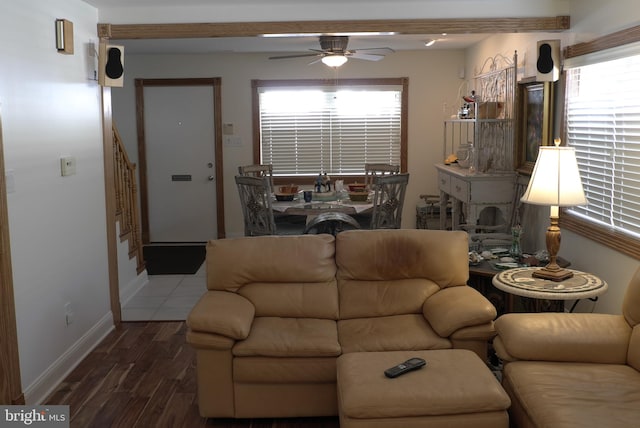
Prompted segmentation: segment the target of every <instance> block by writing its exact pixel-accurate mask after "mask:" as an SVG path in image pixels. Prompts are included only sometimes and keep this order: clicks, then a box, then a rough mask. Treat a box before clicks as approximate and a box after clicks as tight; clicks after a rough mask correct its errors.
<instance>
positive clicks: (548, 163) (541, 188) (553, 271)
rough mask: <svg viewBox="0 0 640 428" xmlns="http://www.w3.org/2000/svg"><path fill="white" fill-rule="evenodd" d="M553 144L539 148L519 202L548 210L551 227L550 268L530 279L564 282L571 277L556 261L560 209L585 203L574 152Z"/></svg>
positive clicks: (540, 271) (548, 245) (557, 143)
mask: <svg viewBox="0 0 640 428" xmlns="http://www.w3.org/2000/svg"><path fill="white" fill-rule="evenodd" d="M554 144H555V146H542V147H540V151H539V152H538V159H537V160H536V164H535V166H534V167H533V174H532V175H531V180H530V181H529V185H528V186H527V190H526V191H525V193H524V196H523V197H522V199H521V200H522V202H525V203H528V204H533V205H549V206H550V207H551V215H550V223H551V224H550V226H549V228H548V229H547V233H546V241H547V251H548V252H549V264H548V265H547V266H545V267H543V268H541V269H538V270H536V271H534V273H533V276H534V277H536V278H544V279H550V280H552V281H563V280H565V279H567V278H571V277H572V276H573V273H572V272H571V271H570V270H567V269H563V268H561V267H560V266H558V263H557V261H556V257H557V255H558V250H560V227H559V226H558V214H559V210H560V207H571V206H575V205H584V204H586V203H587V199H586V198H585V196H584V190H583V189H582V181H581V180H580V171H579V170H578V162H577V160H576V152H575V149H574V148H573V147H560V139H555V140H554Z"/></svg>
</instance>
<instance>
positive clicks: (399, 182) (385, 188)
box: [370, 173, 409, 229]
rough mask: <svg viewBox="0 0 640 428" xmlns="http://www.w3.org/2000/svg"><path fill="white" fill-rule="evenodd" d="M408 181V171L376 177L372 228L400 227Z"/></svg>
mask: <svg viewBox="0 0 640 428" xmlns="http://www.w3.org/2000/svg"><path fill="white" fill-rule="evenodd" d="M408 183H409V174H408V173H405V174H394V175H383V176H377V177H374V179H373V190H374V193H373V213H372V215H371V225H370V228H371V229H400V225H401V223H402V206H403V205H404V195H405V193H406V191H407V184H408Z"/></svg>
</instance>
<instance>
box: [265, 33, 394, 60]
mask: <svg viewBox="0 0 640 428" xmlns="http://www.w3.org/2000/svg"><path fill="white" fill-rule="evenodd" d="M318 39H319V41H320V49H309V50H310V51H312V53H305V54H295V55H282V56H272V57H269V59H288V58H302V57H311V56H315V57H318V59H317V60H315V61H313V62H311V64H315V63H316V62H318V61H322V62H323V63H324V64H326V65H328V66H329V67H340V66H341V65H342V64H344V63H345V62H347V60H348V58H355V59H364V60H366V61H379V60H381V59H382V58H384V56H385V54H388V53H393V52H395V51H394V50H393V49H391V48H365V49H358V50H357V51H356V50H349V49H347V45H348V44H349V37H348V36H320V37H319V38H318ZM362 51H370V52H368V53H363V52H362ZM374 51H375V52H374Z"/></svg>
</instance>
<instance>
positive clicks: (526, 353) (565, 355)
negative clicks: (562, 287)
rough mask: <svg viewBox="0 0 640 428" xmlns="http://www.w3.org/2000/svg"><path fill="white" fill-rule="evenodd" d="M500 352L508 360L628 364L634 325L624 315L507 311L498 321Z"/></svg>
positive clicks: (496, 346)
mask: <svg viewBox="0 0 640 428" xmlns="http://www.w3.org/2000/svg"><path fill="white" fill-rule="evenodd" d="M495 327H496V331H497V333H498V336H497V337H496V338H495V339H494V347H495V349H496V353H497V354H498V356H499V357H500V358H502V359H503V360H505V361H514V360H531V361H560V362H585V363H605V364H624V363H625V362H626V360H627V350H628V347H629V341H630V338H631V327H630V326H629V324H627V322H626V321H625V319H624V317H623V316H622V315H610V314H583V313H578V314H574V313H571V314H569V313H555V312H552V313H550V312H545V313H536V314H529V313H519V314H505V315H502V316H501V317H499V318H498V319H497V320H496V322H495Z"/></svg>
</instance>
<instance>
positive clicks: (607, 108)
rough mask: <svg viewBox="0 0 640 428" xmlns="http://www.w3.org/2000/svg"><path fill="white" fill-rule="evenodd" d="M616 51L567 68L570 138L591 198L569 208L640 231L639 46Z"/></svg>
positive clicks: (616, 226) (622, 228)
mask: <svg viewBox="0 0 640 428" xmlns="http://www.w3.org/2000/svg"><path fill="white" fill-rule="evenodd" d="M628 51H629V50H628V47H626V48H625V52H627V53H628ZM617 56H621V55H615V54H614V55H611V54H609V55H601V56H600V59H601V60H600V61H598V58H597V57H596V58H595V59H594V60H593V61H594V62H591V63H589V61H585V60H584V59H583V60H582V61H578V62H574V63H568V64H567V65H569V66H570V67H571V66H572V67H571V68H569V69H568V70H567V92H566V98H567V99H566V123H567V139H568V145H570V146H572V147H575V148H576V156H577V159H578V165H579V168H580V173H581V178H582V182H583V186H584V190H585V195H586V196H587V200H588V204H587V205H586V206H580V207H573V208H571V209H570V210H569V211H571V212H572V213H575V214H577V215H579V216H582V217H586V218H588V219H590V220H593V221H595V222H597V223H600V224H602V225H605V226H608V227H612V228H613V229H615V230H618V231H622V232H625V233H628V234H631V235H634V236H636V237H637V236H640V51H636V52H635V54H633V55H632V56H626V57H624V55H622V56H623V57H622V58H616V57H617ZM610 58H614V59H610ZM596 61H597V62H596ZM574 65H575V66H574Z"/></svg>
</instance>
